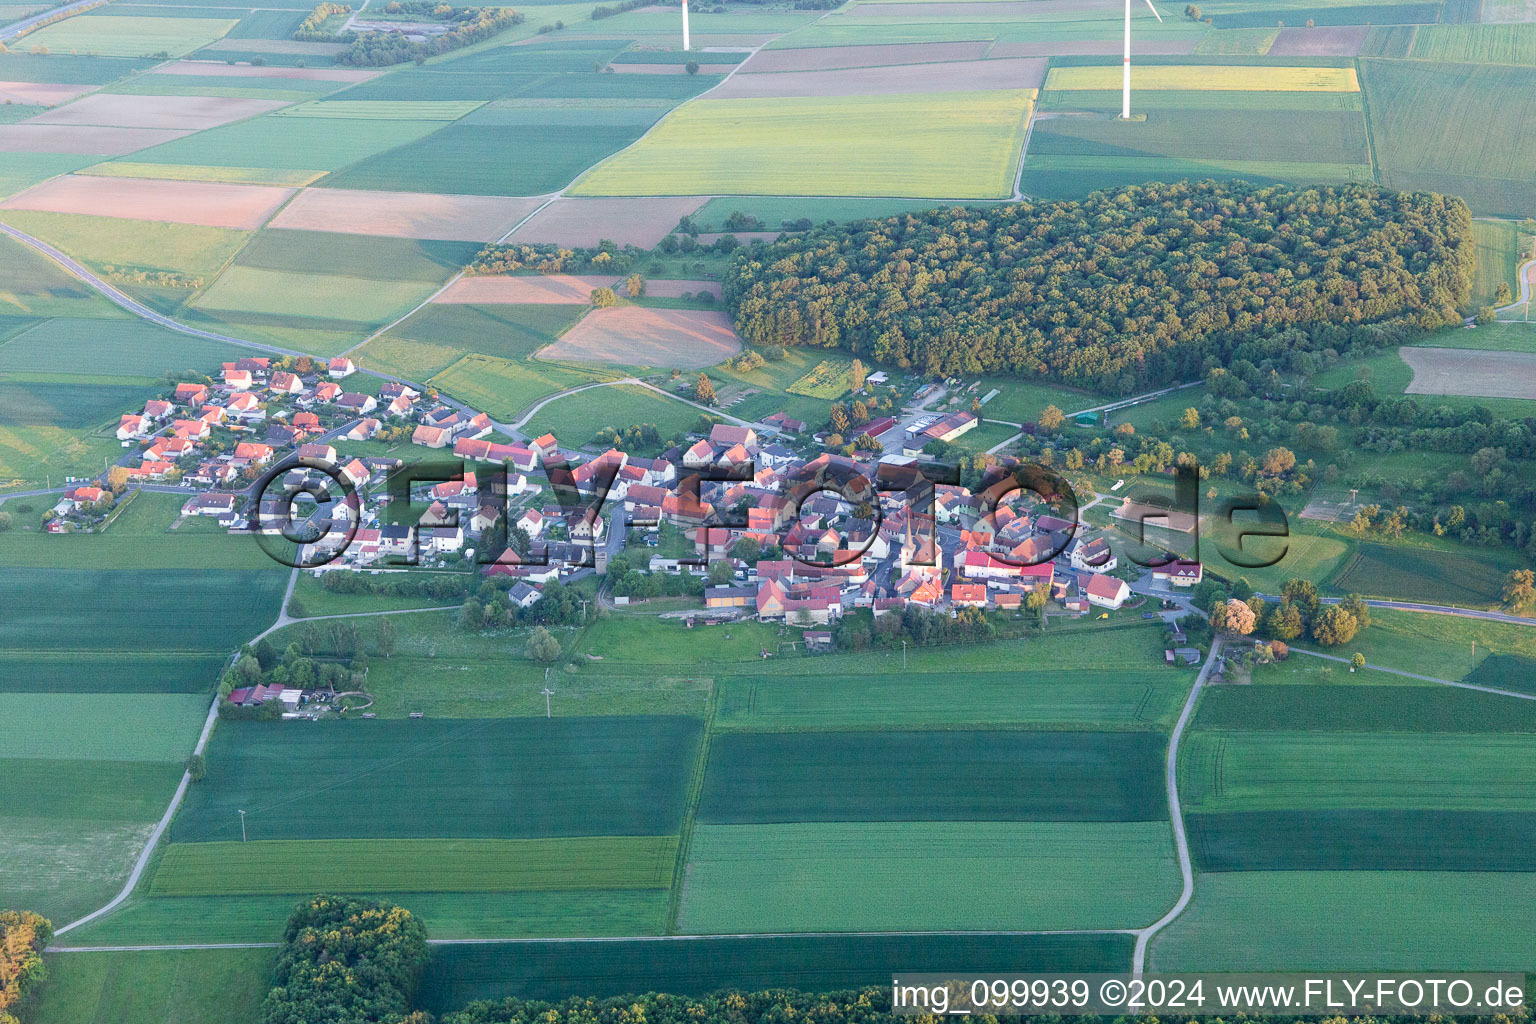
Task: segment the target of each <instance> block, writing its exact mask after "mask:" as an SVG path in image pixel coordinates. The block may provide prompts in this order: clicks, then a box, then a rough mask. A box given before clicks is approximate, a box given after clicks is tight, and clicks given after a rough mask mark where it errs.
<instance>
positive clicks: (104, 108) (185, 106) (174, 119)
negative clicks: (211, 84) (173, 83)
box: [31, 93, 283, 131]
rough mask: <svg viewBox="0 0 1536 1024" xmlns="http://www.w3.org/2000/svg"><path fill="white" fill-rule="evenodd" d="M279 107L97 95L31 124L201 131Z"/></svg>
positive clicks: (213, 100)
mask: <svg viewBox="0 0 1536 1024" xmlns="http://www.w3.org/2000/svg"><path fill="white" fill-rule="evenodd" d="M282 105H283V101H282V100H261V99H229V98H225V97H219V96H114V95H110V94H107V93H97V94H96V95H94V96H87V97H85V99H82V100H77V101H75V102H74V103H71V104H68V105H67V106H63V107H56V108H55V109H53V110H50V111H47V112H46V113H43V114H39V115H38V116H37V117H34V118H33V119H32V121H31V123H32V124H69V125H108V126H111V127H116V128H171V129H186V130H188V131H201V130H202V129H204V128H216V127H218V126H219V125H221V124H228V123H229V122H231V121H239V120H242V119H244V118H247V117H255V116H256V115H257V114H264V113H266V112H267V111H269V110H276V109H277V108H279V107H281V106H282Z"/></svg>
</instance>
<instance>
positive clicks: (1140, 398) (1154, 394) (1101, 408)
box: [1067, 380, 1205, 419]
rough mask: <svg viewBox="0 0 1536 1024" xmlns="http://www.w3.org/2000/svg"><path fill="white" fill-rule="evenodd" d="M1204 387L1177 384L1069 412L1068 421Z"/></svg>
mask: <svg viewBox="0 0 1536 1024" xmlns="http://www.w3.org/2000/svg"><path fill="white" fill-rule="evenodd" d="M1204 386H1205V381H1203V380H1192V381H1190V382H1189V383H1188V384H1175V385H1174V386H1173V387H1171V388H1161V389H1159V390H1157V391H1148V392H1147V393H1146V394H1144V395H1136V396H1135V397H1132V398H1122V399H1120V400H1119V401H1118V402H1108V403H1106V404H1104V405H1095V406H1092V407H1091V408H1088V409H1079V410H1077V411H1076V412H1069V413H1067V419H1071V418H1072V417H1074V416H1081V415H1082V414H1083V413H1085V412H1115V411H1117V410H1119V409H1129V408H1130V407H1131V406H1133V405H1140V404H1141V403H1142V402H1150V401H1152V400H1153V399H1154V398H1162V397H1163V396H1164V395H1171V394H1173V393H1174V392H1175V391H1184V390H1187V389H1189V388H1199V387H1204Z"/></svg>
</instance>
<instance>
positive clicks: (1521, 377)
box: [1398, 348, 1536, 399]
mask: <svg viewBox="0 0 1536 1024" xmlns="http://www.w3.org/2000/svg"><path fill="white" fill-rule="evenodd" d="M1398 354H1399V355H1401V356H1402V357H1403V361H1404V362H1406V363H1407V364H1408V365H1409V366H1410V367H1412V369H1413V380H1412V381H1411V382H1410V383H1409V385H1408V387H1407V388H1406V389H1405V390H1406V392H1407V393H1408V394H1410V395H1467V396H1471V397H1476V398H1529V399H1536V352H1497V351H1494V352H1484V351H1478V350H1476V349H1473V350H1467V349H1454V348H1401V349H1398Z"/></svg>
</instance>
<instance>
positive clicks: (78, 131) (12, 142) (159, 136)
mask: <svg viewBox="0 0 1536 1024" xmlns="http://www.w3.org/2000/svg"><path fill="white" fill-rule="evenodd" d="M188 134H190V132H187V131H170V130H166V129H159V128H101V127H80V126H76V125H62V124H0V153H25V154H37V153H59V154H64V153H69V154H78V155H82V156H85V155H91V156H120V155H122V154H124V153H132V152H133V151H134V150H138V149H143V148H144V147H146V146H158V145H161V144H162V143H167V142H172V141H174V140H176V139H180V138H182V137H184V136H186V135H188ZM82 162H83V161H82ZM73 169H74V168H72V167H61V168H56V169H55V171H54V173H58V172H59V171H68V170H73Z"/></svg>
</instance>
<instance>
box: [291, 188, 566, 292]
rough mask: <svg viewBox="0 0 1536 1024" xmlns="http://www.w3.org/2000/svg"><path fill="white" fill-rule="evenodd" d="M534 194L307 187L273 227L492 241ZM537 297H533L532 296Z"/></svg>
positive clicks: (531, 204) (523, 212)
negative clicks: (513, 195)
mask: <svg viewBox="0 0 1536 1024" xmlns="http://www.w3.org/2000/svg"><path fill="white" fill-rule="evenodd" d="M538 204H539V200H537V199H507V198H501V197H497V196H446V195H434V194H433V193H430V192H368V191H355V192H354V191H348V190H344V189H329V188H311V189H306V190H305V191H304V192H302V193H300V194H299V195H298V197H297V198H295V199H294V201H293V202H292V203H289V204H288V205H287V206H286V207H284V208H283V210H282V212H280V213H279V214H278V215H277V216H276V217H275V218H273V220H272V227H274V228H297V229H299V230H301V231H335V232H340V233H342V234H349V235H389V236H393V237H398V238H427V239H443V240H454V241H466V242H493V241H495V240H496V239H498V238H500V237H501V236H502V235H504V234H506V232H507V229H509V228H511V227H512V225H514V224H516V223H517V222H518V221H519V220H521V219H522V218H524V217H526V216H527V215H528V214H529V213H531V212H533V210H534V209H535V208H537V206H538ZM535 301H536V300H535Z"/></svg>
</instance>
